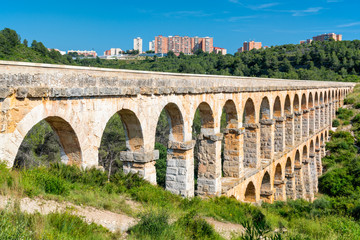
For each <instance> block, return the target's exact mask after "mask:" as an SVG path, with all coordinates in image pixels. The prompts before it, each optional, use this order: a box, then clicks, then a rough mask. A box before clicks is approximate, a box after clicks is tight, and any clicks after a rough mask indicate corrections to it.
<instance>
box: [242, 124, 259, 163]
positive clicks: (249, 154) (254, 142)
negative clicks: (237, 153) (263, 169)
mask: <svg viewBox="0 0 360 240" xmlns="http://www.w3.org/2000/svg"><path fill="white" fill-rule="evenodd" d="M244 127H245V134H244V147H243V148H244V168H258V167H259V166H260V161H259V155H260V154H259V153H260V144H259V142H260V134H259V131H260V124H256V123H246V124H244Z"/></svg>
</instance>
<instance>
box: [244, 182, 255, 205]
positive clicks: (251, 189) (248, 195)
mask: <svg viewBox="0 0 360 240" xmlns="http://www.w3.org/2000/svg"><path fill="white" fill-rule="evenodd" d="M244 201H246V202H256V189H255V185H254V184H253V182H249V183H248V185H247V187H246V190H245V196H244Z"/></svg>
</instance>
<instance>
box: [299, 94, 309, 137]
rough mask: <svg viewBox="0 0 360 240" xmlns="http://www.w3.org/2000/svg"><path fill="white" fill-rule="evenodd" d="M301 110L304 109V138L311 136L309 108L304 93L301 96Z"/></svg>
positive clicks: (302, 127)
mask: <svg viewBox="0 0 360 240" xmlns="http://www.w3.org/2000/svg"><path fill="white" fill-rule="evenodd" d="M301 110H302V123H301V124H302V126H301V129H302V138H304V139H305V138H307V137H308V136H309V114H308V112H309V110H308V109H307V101H306V94H305V93H303V95H302V97H301Z"/></svg>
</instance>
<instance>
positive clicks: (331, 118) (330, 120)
mask: <svg viewBox="0 0 360 240" xmlns="http://www.w3.org/2000/svg"><path fill="white" fill-rule="evenodd" d="M332 106H333V103H332V102H330V103H329V121H328V123H329V128H331V127H332V120H333V113H332Z"/></svg>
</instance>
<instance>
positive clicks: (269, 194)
mask: <svg viewBox="0 0 360 240" xmlns="http://www.w3.org/2000/svg"><path fill="white" fill-rule="evenodd" d="M260 199H261V200H262V201H263V202H266V203H272V202H273V201H274V190H271V189H266V190H260Z"/></svg>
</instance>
